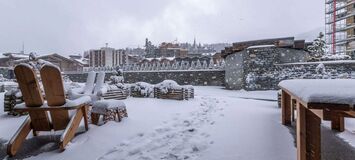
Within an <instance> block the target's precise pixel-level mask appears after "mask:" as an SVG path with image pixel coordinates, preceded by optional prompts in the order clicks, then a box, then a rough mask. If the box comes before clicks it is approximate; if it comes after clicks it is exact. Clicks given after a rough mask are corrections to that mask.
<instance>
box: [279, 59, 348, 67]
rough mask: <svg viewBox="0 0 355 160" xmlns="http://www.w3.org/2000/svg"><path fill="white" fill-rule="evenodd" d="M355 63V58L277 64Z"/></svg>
mask: <svg viewBox="0 0 355 160" xmlns="http://www.w3.org/2000/svg"><path fill="white" fill-rule="evenodd" d="M321 63H323V64H353V63H355V60H333V61H317V62H297V63H283V64H275V65H278V66H283V65H291V64H294V65H307V64H321Z"/></svg>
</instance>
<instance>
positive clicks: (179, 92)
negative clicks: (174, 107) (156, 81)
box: [154, 87, 194, 100]
mask: <svg viewBox="0 0 355 160" xmlns="http://www.w3.org/2000/svg"><path fill="white" fill-rule="evenodd" d="M154 98H159V99H173V100H188V99H190V98H194V89H192V88H191V89H186V88H182V89H169V90H168V93H163V92H161V90H160V89H159V88H157V87H155V88H154Z"/></svg>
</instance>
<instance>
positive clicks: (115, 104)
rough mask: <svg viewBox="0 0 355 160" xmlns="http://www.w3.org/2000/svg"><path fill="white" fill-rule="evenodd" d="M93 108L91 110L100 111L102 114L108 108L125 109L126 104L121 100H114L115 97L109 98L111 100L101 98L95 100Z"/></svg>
mask: <svg viewBox="0 0 355 160" xmlns="http://www.w3.org/2000/svg"><path fill="white" fill-rule="evenodd" d="M92 106H93V108H92V110H91V112H93V113H100V114H105V112H106V109H114V108H118V109H125V108H126V105H125V104H124V103H123V102H122V101H120V100H114V99H109V100H99V101H96V102H94V104H93V105H92Z"/></svg>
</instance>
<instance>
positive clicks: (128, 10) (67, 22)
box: [0, 0, 324, 54]
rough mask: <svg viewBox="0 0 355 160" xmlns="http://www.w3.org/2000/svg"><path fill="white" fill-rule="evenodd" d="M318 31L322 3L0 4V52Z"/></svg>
mask: <svg viewBox="0 0 355 160" xmlns="http://www.w3.org/2000/svg"><path fill="white" fill-rule="evenodd" d="M323 26H324V0H56V1H53V0H30V1H28V0H1V1H0V53H2V52H15V51H19V50H21V45H22V42H23V41H24V42H25V48H26V52H30V51H34V52H37V53H40V54H48V53H54V52H56V53H60V54H73V53H82V52H83V51H84V50H88V49H92V48H99V47H101V46H103V45H104V44H105V43H106V42H107V43H109V46H112V47H115V48H125V47H137V46H138V45H139V46H143V44H144V39H145V38H146V37H148V38H149V39H151V41H152V42H153V43H154V44H158V43H159V42H162V41H168V42H169V41H174V40H175V39H178V41H179V42H192V41H193V38H194V36H196V38H197V41H199V42H201V43H214V42H228V43H232V42H236V41H241V40H251V39H260V38H271V37H285V36H294V35H297V34H300V33H304V32H309V31H312V30H315V29H318V30H319V28H320V27H323Z"/></svg>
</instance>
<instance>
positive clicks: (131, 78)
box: [66, 70, 225, 86]
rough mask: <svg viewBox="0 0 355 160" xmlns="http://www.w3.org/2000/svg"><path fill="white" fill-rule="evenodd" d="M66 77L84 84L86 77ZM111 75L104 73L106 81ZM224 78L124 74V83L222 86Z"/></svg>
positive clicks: (215, 74) (218, 74) (207, 73)
mask: <svg viewBox="0 0 355 160" xmlns="http://www.w3.org/2000/svg"><path fill="white" fill-rule="evenodd" d="M66 75H67V76H68V77H69V79H71V80H72V81H74V82H85V81H86V77H87V73H80V74H66ZM112 75H113V73H106V76H105V78H106V80H109V78H110V76H112ZM224 77H225V72H224V70H196V71H159V72H156V71H155V72H124V78H125V82H126V83H135V82H142V81H143V82H147V83H151V84H156V83H160V82H162V81H163V80H166V79H171V80H174V81H176V82H177V83H178V84H180V85H197V86H203V85H206V86H223V85H224V81H225V78H224Z"/></svg>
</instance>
